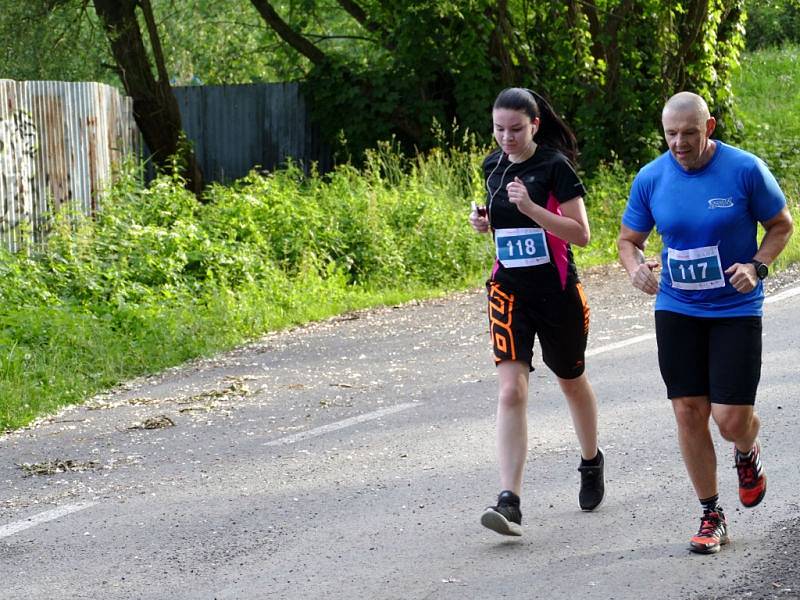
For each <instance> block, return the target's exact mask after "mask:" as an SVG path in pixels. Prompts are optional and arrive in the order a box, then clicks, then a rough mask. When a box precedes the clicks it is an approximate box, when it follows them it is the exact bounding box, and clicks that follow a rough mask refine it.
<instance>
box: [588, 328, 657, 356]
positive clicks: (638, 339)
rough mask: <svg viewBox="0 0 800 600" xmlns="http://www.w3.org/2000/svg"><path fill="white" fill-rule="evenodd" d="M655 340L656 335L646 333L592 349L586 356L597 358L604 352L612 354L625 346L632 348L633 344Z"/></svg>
mask: <svg viewBox="0 0 800 600" xmlns="http://www.w3.org/2000/svg"><path fill="white" fill-rule="evenodd" d="M654 339H656V334H655V333H645V334H642V335H637V336H636V337H632V338H628V339H627V340H622V341H621V342H614V343H613V344H606V345H605V346H599V347H598V348H592V349H591V350H587V351H586V356H595V355H596V354H602V353H603V352H611V351H612V350H618V349H620V348H624V347H625V346H631V345H633V344H638V343H639V342H644V341H647V340H654Z"/></svg>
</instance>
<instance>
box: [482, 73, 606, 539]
mask: <svg viewBox="0 0 800 600" xmlns="http://www.w3.org/2000/svg"><path fill="white" fill-rule="evenodd" d="M492 119H493V121H494V137H495V140H496V141H497V144H498V146H499V148H498V149H497V150H495V151H494V152H492V153H491V154H490V155H489V156H488V157H486V159H485V160H484V162H483V170H484V175H485V177H486V192H487V194H486V206H485V207H474V206H473V210H472V213H471V214H470V217H469V220H470V224H471V225H472V227H473V228H474V229H475V230H476V231H477V232H479V233H487V232H491V233H492V235H493V237H494V240H495V248H496V260H495V263H494V267H493V268H492V272H491V276H490V278H489V280H488V281H487V283H486V287H487V290H488V301H489V307H488V313H489V326H490V333H491V337H492V344H493V346H494V357H495V363H496V365H497V376H498V382H499V393H498V403H497V453H498V463H499V467H500V486H501V492H500V494H499V496H498V498H497V504H496V505H494V506H490V507H489V508H487V509H486V510H485V511H484V512H483V514H482V515H481V523H482V524H483V525H484V526H485V527H488V528H489V529H492V530H493V531H496V532H497V533H500V534H504V535H522V528H521V523H522V513H521V511H520V495H521V492H522V474H523V470H524V467H525V459H526V457H527V453H528V423H527V404H528V379H529V374H530V371H532V370H533V366H532V357H533V343H534V339H535V338H536V337H537V336H538V337H539V344H540V346H541V351H542V360H543V361H544V363H545V364H546V365H547V367H548V368H549V369H550V370H551V371H553V373H554V374H555V375H556V377H557V378H558V383H559V386H560V387H561V390H562V392H563V394H564V396H565V398H566V399H567V404H568V406H569V410H570V413H571V415H572V421H573V424H574V426H575V432H576V433H577V436H578V441H579V443H580V447H581V463H580V466H579V468H578V470H579V471H580V473H581V487H580V492H579V495H578V501H579V505H580V507H581V509H582V510H585V511H591V510H594V509H595V508H597V507H598V506H599V505H600V503H601V502H602V500H603V497H604V493H605V485H604V478H603V463H604V460H603V453H602V452H601V451H600V449H599V448H598V446H597V401H596V398H595V395H594V392H593V391H592V387H591V385H590V384H589V380H588V378H587V376H586V373H585V372H584V351H585V350H586V340H587V336H588V333H589V308H588V306H587V304H586V298H585V296H584V293H583V289H582V287H581V284H580V282H579V281H578V274H577V270H576V268H575V262H574V260H573V257H572V251H571V249H570V244H576V245H578V246H585V245H586V244H587V243H588V242H589V237H590V233H589V222H588V217H587V215H586V208H585V206H584V203H583V196H584V194H585V193H586V188H584V186H583V183H582V182H581V180H580V179H579V178H578V176H577V174H576V173H575V169H574V167H573V165H574V163H575V161H576V159H577V154H578V152H577V142H576V140H575V136H574V134H573V133H572V131H570V129H569V128H568V127H567V125H566V124H565V123H564V122H563V121H562V120H561V119H560V118H559V117H558V116H557V115H556V113H555V112H554V111H553V109H552V107H551V106H550V104H549V103H548V102H547V101H546V100H545V99H544V98H542V97H541V96H540V95H539V94H536V93H535V92H532V91H530V90H527V89H524V88H508V89H505V90H503V91H502V92H500V94H499V95H498V96H497V99H496V100H495V102H494V106H493V109H492Z"/></svg>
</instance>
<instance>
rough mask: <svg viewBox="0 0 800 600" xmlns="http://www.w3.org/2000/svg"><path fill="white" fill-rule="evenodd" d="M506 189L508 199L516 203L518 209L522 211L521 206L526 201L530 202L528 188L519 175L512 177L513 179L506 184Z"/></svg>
mask: <svg viewBox="0 0 800 600" xmlns="http://www.w3.org/2000/svg"><path fill="white" fill-rule="evenodd" d="M506 191H507V192H508V201H509V202H511V203H512V204H514V205H516V207H517V209H518V210H520V211H522V207H523V206H524V205H525V203H526V202H531V197H530V196H529V195H528V189H527V188H526V187H525V184H524V183H522V179H520V178H519V177H514V181H512V182H510V183H509V184H508V185H507V186H506Z"/></svg>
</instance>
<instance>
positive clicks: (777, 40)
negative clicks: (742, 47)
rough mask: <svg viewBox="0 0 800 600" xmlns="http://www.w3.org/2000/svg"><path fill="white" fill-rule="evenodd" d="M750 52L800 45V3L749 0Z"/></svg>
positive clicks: (783, 0) (780, 0)
mask: <svg viewBox="0 0 800 600" xmlns="http://www.w3.org/2000/svg"><path fill="white" fill-rule="evenodd" d="M745 7H746V10H747V22H746V24H745V28H746V31H747V34H746V38H745V43H746V45H747V49H748V50H757V49H761V48H769V47H772V46H780V45H782V44H785V43H792V44H797V43H800V1H798V0H747V2H746V3H745Z"/></svg>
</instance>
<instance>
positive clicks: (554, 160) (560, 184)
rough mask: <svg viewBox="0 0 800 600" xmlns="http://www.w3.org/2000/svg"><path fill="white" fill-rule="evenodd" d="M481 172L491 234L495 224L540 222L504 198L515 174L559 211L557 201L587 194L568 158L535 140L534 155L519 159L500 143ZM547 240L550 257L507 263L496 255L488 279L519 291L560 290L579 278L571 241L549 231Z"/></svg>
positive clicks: (542, 201)
mask: <svg viewBox="0 0 800 600" xmlns="http://www.w3.org/2000/svg"><path fill="white" fill-rule="evenodd" d="M498 161H499V164H498ZM483 174H484V178H485V182H486V188H487V193H486V204H487V206H489V207H490V213H489V222H490V223H491V226H492V230H493V234H494V231H495V230H497V229H508V228H517V227H540V225H539V224H538V223H536V222H535V221H534V220H533V219H531V218H530V217H528V216H527V215H524V214H522V213H521V212H520V211H519V209H518V208H517V207H516V206H515V205H514V204H512V203H511V202H509V201H508V192H507V191H506V185H508V184H509V183H510V182H512V181H514V178H515V177H519V178H520V179H521V180H522V182H523V183H524V184H525V187H526V189H527V190H528V195H529V196H530V197H531V200H533V202H535V203H536V204H538V205H539V206H541V207H543V208H546V209H548V210H550V211H551V212H555V213H557V212H559V205H560V203H561V202H565V201H567V200H572V199H573V198H576V197H578V196H585V195H586V188H585V187H584V185H583V183H582V182H581V180H580V178H579V177H578V175H577V174H576V173H575V169H573V167H572V165H571V164H570V162H569V160H567V158H566V157H565V156H564V155H563V154H561V153H560V152H559V151H558V150H556V149H554V148H550V147H548V146H538V147H537V148H536V152H534V153H533V156H531V157H530V158H529V159H528V160H526V161H523V162H521V163H512V162H511V161H509V160H508V156H506V155H505V154H503V152H502V151H501V150H499V149H498V150H496V151H494V152H492V153H491V154H490V155H489V156H487V157H486V159H485V160H484V161H483ZM547 245H548V249H549V254H550V262H549V263H546V264H542V265H537V266H532V267H516V268H506V267H504V266H503V265H502V264H501V263H500V262H499V261H495V265H494V268H493V269H492V276H491V280H492V281H497V282H498V283H500V284H502V285H503V286H504V287H506V288H508V289H509V290H511V291H514V292H516V293H518V294H520V295H523V296H531V295H536V294H541V293H547V292H554V291H561V290H563V289H564V288H565V287H566V286H567V285H571V284H574V283H575V282H576V281H578V272H577V269H576V268H575V261H574V260H573V257H572V249H571V248H570V245H569V244H568V243H567V242H565V241H564V240H561V239H560V238H557V237H555V236H554V235H551V234H550V233H547Z"/></svg>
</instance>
